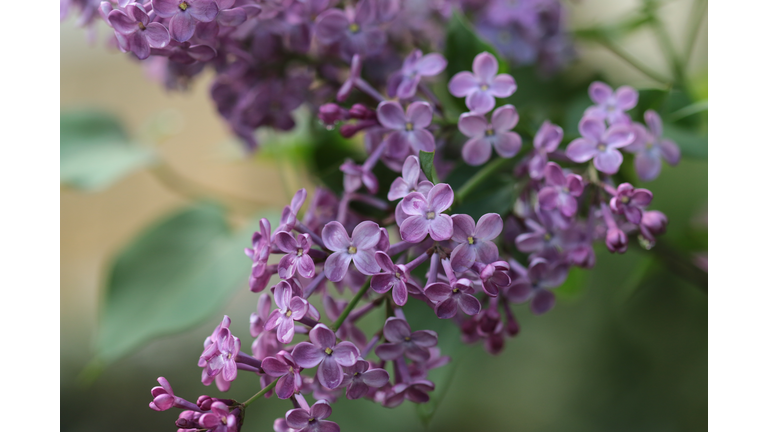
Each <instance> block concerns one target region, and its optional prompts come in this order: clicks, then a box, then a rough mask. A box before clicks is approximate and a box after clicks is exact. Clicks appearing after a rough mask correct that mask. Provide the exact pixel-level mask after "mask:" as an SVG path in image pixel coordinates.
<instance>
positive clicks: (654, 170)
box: [624, 110, 680, 181]
mask: <svg viewBox="0 0 768 432" xmlns="http://www.w3.org/2000/svg"><path fill="white" fill-rule="evenodd" d="M645 124H647V125H648V130H646V129H645V128H644V127H643V126H642V125H640V124H637V123H635V128H634V132H635V140H634V142H633V143H632V144H630V145H628V146H626V147H624V150H626V151H629V152H632V153H634V154H635V171H637V176H638V177H639V178H640V180H642V181H651V180H653V179H655V178H656V177H658V176H659V174H660V173H661V160H662V159H664V160H666V161H667V163H669V164H670V165H672V166H674V165H677V164H678V163H679V162H680V148H679V147H678V146H677V144H675V142H674V141H672V140H669V139H663V138H662V137H661V135H662V122H661V118H660V117H659V114H657V113H656V111H653V110H648V111H646V112H645Z"/></svg>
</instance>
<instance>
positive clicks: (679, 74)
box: [653, 10, 687, 89]
mask: <svg viewBox="0 0 768 432" xmlns="http://www.w3.org/2000/svg"><path fill="white" fill-rule="evenodd" d="M653 26H654V28H655V29H656V36H657V37H658V39H659V44H660V45H661V49H662V50H664V54H665V55H666V56H667V62H669V65H670V67H671V68H672V74H673V75H674V77H675V82H676V83H677V85H679V86H680V87H682V88H684V89H685V88H686V87H687V85H686V84H687V83H686V82H685V71H683V66H682V62H681V61H680V57H679V56H678V55H677V52H676V51H675V47H674V46H673V45H672V38H671V37H670V36H669V33H668V32H667V28H666V27H664V23H662V22H661V20H659V19H658V17H657V16H656V11H655V10H654V16H653Z"/></svg>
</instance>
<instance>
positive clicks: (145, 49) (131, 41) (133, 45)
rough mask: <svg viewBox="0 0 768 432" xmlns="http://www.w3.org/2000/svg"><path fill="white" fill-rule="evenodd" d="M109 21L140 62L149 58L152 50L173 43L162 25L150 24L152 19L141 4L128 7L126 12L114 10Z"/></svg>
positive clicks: (132, 4)
mask: <svg viewBox="0 0 768 432" xmlns="http://www.w3.org/2000/svg"><path fill="white" fill-rule="evenodd" d="M108 20H109V24H110V25H111V26H112V28H114V29H115V33H119V34H120V35H122V36H123V37H124V38H125V40H126V43H127V48H128V49H129V50H130V51H132V52H133V53H134V54H136V57H138V58H139V59H140V60H144V59H146V58H148V57H149V54H150V48H164V47H165V46H166V45H168V43H169V42H170V41H171V36H170V35H169V34H168V30H167V29H166V28H165V27H164V26H163V25H162V24H160V23H156V22H150V21H151V18H150V17H149V15H147V12H146V11H145V10H144V7H143V6H142V5H140V4H139V3H131V4H129V5H127V6H126V7H125V11H122V10H113V11H112V12H110V13H109V15H108Z"/></svg>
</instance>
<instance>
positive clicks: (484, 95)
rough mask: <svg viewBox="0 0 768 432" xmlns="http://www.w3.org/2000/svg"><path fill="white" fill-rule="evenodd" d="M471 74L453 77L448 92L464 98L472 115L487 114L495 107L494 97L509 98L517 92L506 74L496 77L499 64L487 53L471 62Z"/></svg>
mask: <svg viewBox="0 0 768 432" xmlns="http://www.w3.org/2000/svg"><path fill="white" fill-rule="evenodd" d="M472 72H474V73H470V72H467V71H464V72H459V73H457V74H456V75H454V76H453V78H451V81H450V82H449V83H448V90H449V91H450V92H451V94H452V95H454V96H456V97H466V98H467V99H466V103H467V108H469V110H470V111H472V112H474V113H477V114H485V113H487V112H488V111H490V110H492V109H493V107H494V106H495V105H496V99H494V97H498V98H505V97H509V96H511V95H512V93H514V92H515V90H517V84H516V83H515V79H514V78H512V77H511V76H510V75H508V74H499V75H497V74H498V72H499V62H498V61H497V60H496V57H494V56H492V55H491V54H489V53H487V52H482V53H480V54H478V55H477V56H476V57H475V59H474V60H473V61H472Z"/></svg>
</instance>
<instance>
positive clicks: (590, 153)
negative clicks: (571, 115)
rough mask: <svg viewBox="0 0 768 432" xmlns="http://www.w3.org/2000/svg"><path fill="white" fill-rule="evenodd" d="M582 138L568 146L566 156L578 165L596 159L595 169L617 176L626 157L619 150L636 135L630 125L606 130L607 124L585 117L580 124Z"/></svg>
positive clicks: (619, 125) (621, 125)
mask: <svg viewBox="0 0 768 432" xmlns="http://www.w3.org/2000/svg"><path fill="white" fill-rule="evenodd" d="M579 132H580V133H581V136H582V138H576V139H575V140H573V141H571V143H570V144H568V147H567V148H566V149H565V154H566V155H568V157H569V158H571V160H573V161H574V162H578V163H583V162H587V161H588V160H590V159H592V158H594V159H595V161H594V162H595V168H597V170H598V171H602V172H604V173H606V174H616V173H617V172H618V171H619V167H620V166H621V162H623V161H624V157H623V156H622V155H621V152H620V151H619V150H618V149H619V148H621V147H625V146H627V145H629V144H630V143H632V140H633V139H634V137H635V134H634V133H633V132H632V128H631V126H630V125H625V124H616V125H613V126H611V127H610V128H608V129H606V127H605V122H604V121H603V120H601V119H599V118H596V117H584V118H582V119H581V121H580V122H579Z"/></svg>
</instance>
